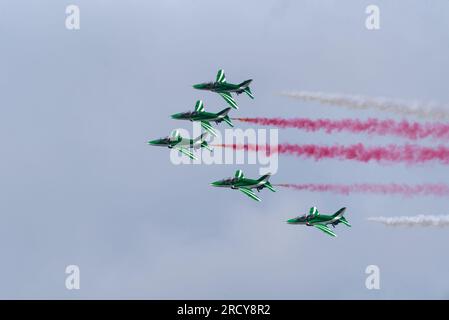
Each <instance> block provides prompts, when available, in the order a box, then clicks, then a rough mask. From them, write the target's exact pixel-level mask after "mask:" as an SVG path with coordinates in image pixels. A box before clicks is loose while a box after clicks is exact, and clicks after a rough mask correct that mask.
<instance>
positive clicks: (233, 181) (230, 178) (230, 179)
mask: <svg viewBox="0 0 449 320" xmlns="http://www.w3.org/2000/svg"><path fill="white" fill-rule="evenodd" d="M236 181H237V179H236V178H232V177H229V178H225V179H223V180H221V182H223V183H225V184H233V183H235V182H236Z"/></svg>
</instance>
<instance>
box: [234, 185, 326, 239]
mask: <svg viewBox="0 0 449 320" xmlns="http://www.w3.org/2000/svg"><path fill="white" fill-rule="evenodd" d="M239 190H240V191H242V192H243V193H244V194H246V195H247V196H248V197H250V198H251V199H253V200H256V201H261V200H260V198H259V197H258V196H256V194H255V193H254V192H253V191H252V190H251V189H248V188H239ZM329 231H330V230H329Z"/></svg>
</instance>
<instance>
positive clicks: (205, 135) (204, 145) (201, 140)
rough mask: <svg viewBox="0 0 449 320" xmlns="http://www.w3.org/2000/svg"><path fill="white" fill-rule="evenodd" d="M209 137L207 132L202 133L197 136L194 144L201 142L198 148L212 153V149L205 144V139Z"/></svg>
mask: <svg viewBox="0 0 449 320" xmlns="http://www.w3.org/2000/svg"><path fill="white" fill-rule="evenodd" d="M208 136H209V132H207V131H206V132H204V133H202V134H201V135H200V136H198V137H197V138H196V139H195V140H194V142H201V144H200V146H201V148H205V149H207V150H209V151H212V149H211V148H210V147H209V144H208V143H207V141H206V139H207V137H208Z"/></svg>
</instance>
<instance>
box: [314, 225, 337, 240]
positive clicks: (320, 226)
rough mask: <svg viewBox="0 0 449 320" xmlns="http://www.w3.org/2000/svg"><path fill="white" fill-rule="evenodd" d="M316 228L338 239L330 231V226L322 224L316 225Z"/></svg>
mask: <svg viewBox="0 0 449 320" xmlns="http://www.w3.org/2000/svg"><path fill="white" fill-rule="evenodd" d="M313 226H314V227H317V228H318V229H320V230H321V231H323V232H324V233H327V234H328V235H330V236H332V237H336V236H337V235H336V234H335V233H334V232H333V231H332V230H331V229H329V227H328V226H325V225H322V224H314V225H313Z"/></svg>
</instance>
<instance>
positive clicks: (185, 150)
mask: <svg viewBox="0 0 449 320" xmlns="http://www.w3.org/2000/svg"><path fill="white" fill-rule="evenodd" d="M175 149H176V150H178V151H179V152H181V153H182V154H185V155H186V156H188V157H189V158H190V159H192V160H196V157H195V155H194V154H193V153H192V152H190V151H189V150H187V149H185V148H182V147H181V148H175Z"/></svg>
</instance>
